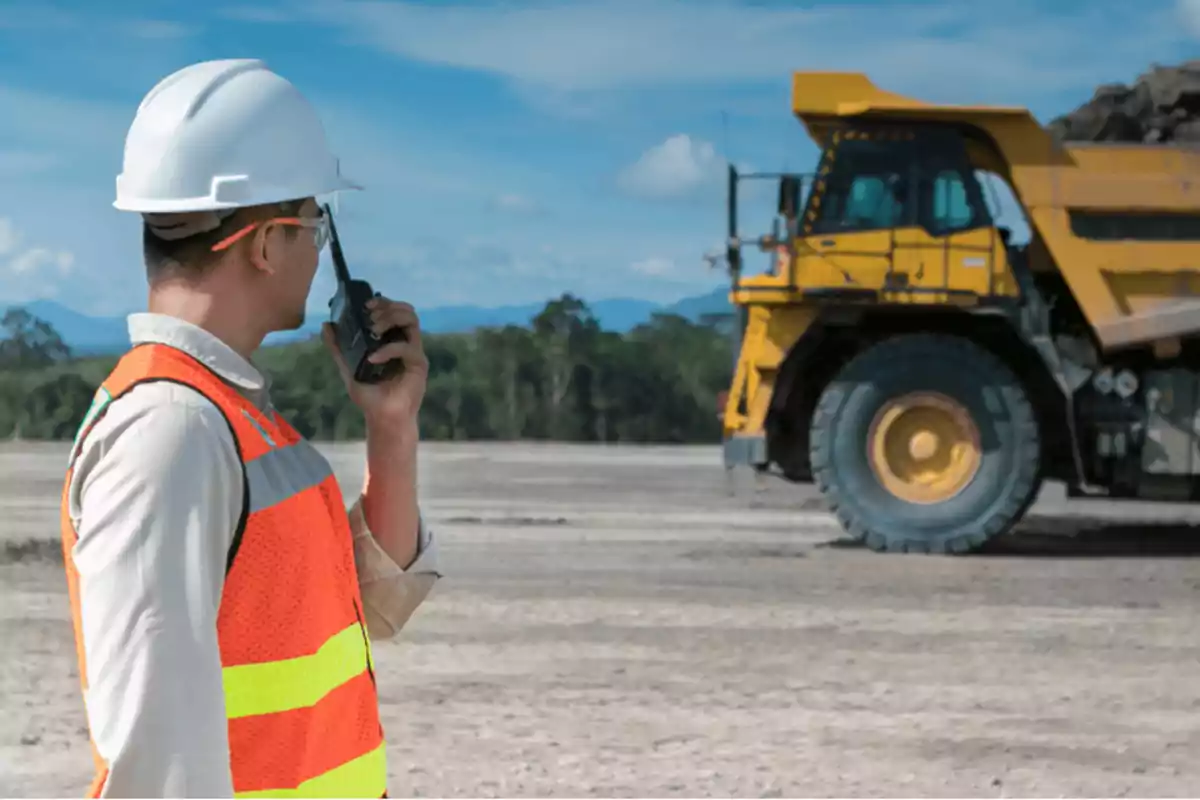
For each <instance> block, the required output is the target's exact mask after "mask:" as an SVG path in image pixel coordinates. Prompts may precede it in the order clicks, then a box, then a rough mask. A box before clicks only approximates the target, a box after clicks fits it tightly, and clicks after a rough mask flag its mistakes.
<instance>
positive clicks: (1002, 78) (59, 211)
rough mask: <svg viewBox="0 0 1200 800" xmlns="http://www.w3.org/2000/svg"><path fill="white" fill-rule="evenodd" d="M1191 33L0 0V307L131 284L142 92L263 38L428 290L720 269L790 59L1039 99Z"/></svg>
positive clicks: (357, 244)
mask: <svg viewBox="0 0 1200 800" xmlns="http://www.w3.org/2000/svg"><path fill="white" fill-rule="evenodd" d="M102 9H107V10H104V11H102ZM118 9H119V10H118ZM1198 53H1200V0H1178V1H1177V0H1153V1H1152V0H1147V2H1144V3H1141V4H1136V3H1132V2H1129V0H1087V2H1083V1H1082V0H1056V1H1055V2H1054V3H1050V2H1049V0H1041V2H1038V0H1008V1H1007V2H999V0H996V1H995V2H985V1H984V0H921V1H919V2H882V1H877V2H782V1H773V0H759V2H753V3H751V2H736V1H735V0H592V1H590V2H589V1H583V0H581V1H580V2H575V0H548V1H547V0H542V1H540V2H517V1H516V0H510V1H509V2H451V1H450V0H442V1H441V2H434V1H427V2H382V1H375V2H368V1H365V0H288V2H286V3H281V4H277V5H275V4H264V3H254V4H248V5H240V6H239V5H237V4H236V3H229V4H222V0H206V2H201V3H195V2H190V1H189V2H183V1H182V0H121V2H120V3H115V2H114V3H110V4H107V5H103V4H100V3H96V2H95V1H94V0H92V2H90V3H84V2H71V3H68V2H58V3H53V2H36V1H35V2H29V3H23V2H13V1H12V0H0V181H2V182H3V186H4V191H3V193H2V194H0V305H2V304H6V303H12V302H20V301H24V300H30V299H34V298H49V299H54V300H57V301H59V302H61V303H63V304H64V305H67V306H69V307H72V308H74V309H76V310H78V311H82V312H85V313H94V314H110V313H121V312H125V311H129V310H134V309H137V308H139V307H141V306H142V304H143V303H144V294H145V291H144V278H143V272H142V267H141V260H140V240H139V230H138V224H139V223H138V220H137V218H136V217H132V216H130V215H126V214H123V213H121V212H118V211H115V210H114V209H113V208H112V207H111V203H112V200H113V191H114V179H115V176H116V174H117V172H118V171H119V170H120V161H121V152H122V145H123V140H124V135H125V130H126V128H127V126H128V124H129V122H130V120H131V118H132V115H133V113H134V110H135V109H136V106H137V104H138V102H139V100H140V99H141V97H142V96H143V95H144V94H145V92H146V91H147V90H149V89H150V87H151V86H153V85H154V83H155V82H157V81H158V80H159V79H160V78H162V77H164V76H165V75H167V74H168V73H170V72H171V71H173V70H174V69H177V68H179V67H181V66H184V65H185V64H188V63H191V62H194V61H199V60H204V59H209V58H228V57H258V58H262V59H264V60H265V61H266V62H267V63H268V64H269V65H270V66H271V67H272V68H274V69H275V70H277V71H278V72H280V73H281V74H283V75H284V76H286V77H288V78H289V79H290V80H292V81H293V82H295V83H296V84H297V85H298V86H299V87H300V88H301V90H302V91H303V92H305V93H306V94H307V95H308V96H309V97H310V98H311V99H312V100H313V101H314V103H315V104H316V105H317V106H318V108H319V109H320V111H321V113H322V115H323V118H324V120H325V123H326V127H327V130H328V133H329V137H330V139H331V142H332V145H333V147H334V149H335V150H336V151H337V152H338V154H339V155H340V156H341V158H342V161H343V169H344V171H345V172H346V173H347V174H349V175H351V176H353V177H355V178H357V179H359V180H360V182H362V183H364V184H365V185H366V187H367V190H366V191H364V192H359V193H354V194H352V195H348V196H345V197H344V198H343V201H342V203H341V208H340V216H339V230H340V232H341V233H342V235H343V239H344V242H345V247H346V251H347V256H348V258H349V259H350V261H351V262H352V265H353V267H354V268H355V269H356V270H357V271H358V272H360V273H362V274H363V275H364V276H366V277H368V278H369V279H371V280H372V281H373V282H375V283H376V285H377V287H378V288H380V289H381V290H383V291H385V292H386V293H388V294H390V295H392V296H395V297H404V298H407V299H410V300H412V301H413V302H415V303H417V304H418V305H425V306H432V305H444V304H453V303H473V304H479V305H497V304H502V303H510V302H527V301H536V300H540V299H543V298H546V297H549V296H551V295H553V294H556V293H558V292H561V291H564V290H570V291H574V292H577V293H580V294H582V295H583V296H585V297H587V298H590V299H599V298H604V297H621V296H629V297H642V298H647V299H652V300H660V301H671V300H674V299H677V298H679V297H683V296H686V295H689V294H696V293H699V292H703V291H706V290H707V289H709V288H711V287H713V286H715V285H718V284H719V283H720V282H721V279H722V276H721V275H719V274H714V273H713V272H710V271H708V270H707V268H706V267H705V266H704V265H703V263H702V260H701V256H702V254H703V253H704V252H705V251H706V250H709V249H711V248H712V247H713V246H714V245H716V244H718V243H719V242H720V241H721V238H722V236H723V233H724V231H723V225H724V222H723V215H724V210H723V191H724V189H723V170H724V164H725V159H726V158H727V157H729V158H732V160H734V161H735V162H737V163H739V164H743V165H747V166H752V167H755V168H762V169H778V168H782V167H788V168H791V169H807V168H809V167H810V166H811V164H812V163H813V161H814V159H815V156H816V152H815V149H814V148H813V147H812V145H811V143H809V141H808V140H807V138H806V136H805V135H804V132H803V129H802V127H801V126H800V125H799V124H798V123H797V122H796V121H795V120H794V119H792V118H791V117H790V115H789V111H788V106H789V96H788V93H789V85H790V84H789V79H790V73H791V71H792V70H794V69H833V70H854V71H863V72H866V73H867V74H868V75H870V76H871V77H872V78H873V79H874V80H875V81H876V82H877V83H879V84H880V85H882V86H884V87H885V88H888V89H891V90H895V91H900V92H904V93H908V94H913V95H916V96H919V97H922V98H925V99H930V100H945V101H961V102H995V103H1004V104H1020V105H1026V106H1028V107H1029V108H1030V109H1031V110H1033V112H1034V113H1035V114H1036V115H1037V116H1038V117H1039V118H1040V119H1042V120H1043V121H1048V120H1049V119H1050V118H1051V117H1052V116H1054V115H1055V114H1056V113H1059V112H1062V111H1066V110H1068V109H1070V108H1072V107H1074V106H1075V105H1077V104H1079V103H1081V102H1083V101H1084V100H1086V99H1087V98H1088V97H1089V96H1090V94H1091V91H1092V89H1093V88H1094V87H1095V86H1096V85H1098V84H1101V83H1106V82H1112V81H1121V82H1129V81H1131V80H1133V79H1134V78H1135V77H1136V75H1137V74H1139V73H1140V72H1142V71H1143V70H1145V69H1146V68H1147V67H1148V66H1149V65H1150V64H1151V63H1152V62H1159V63H1176V62H1179V61H1181V60H1184V59H1185V58H1187V57H1189V56H1192V57H1195V56H1196V55H1197V54H1198ZM723 114H724V115H725V117H726V118H727V120H728V124H727V126H726V125H724V124H723V122H722V119H723ZM743 218H744V219H745V220H746V223H745V225H746V227H747V228H752V227H754V223H755V222H756V220H755V219H751V218H748V217H745V216H744V217H743ZM761 220H762V225H761V226H760V227H761V228H762V229H765V226H766V225H767V224H769V221H768V220H767V218H766V217H765V216H763V217H762V218H761ZM329 286H330V279H329V272H328V270H327V269H326V270H324V271H323V274H322V276H321V277H320V278H319V279H318V282H317V285H316V287H315V289H314V293H313V298H312V307H313V308H314V309H317V308H323V307H324V304H325V300H326V298H327V296H328V293H329Z"/></svg>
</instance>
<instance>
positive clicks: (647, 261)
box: [629, 256, 675, 278]
mask: <svg viewBox="0 0 1200 800" xmlns="http://www.w3.org/2000/svg"><path fill="white" fill-rule="evenodd" d="M629 268H630V269H632V270H633V271H634V272H636V273H637V274H639V275H645V276H647V277H650V278H664V277H667V276H670V275H672V274H674V273H675V262H674V261H672V260H671V259H669V258H661V257H659V256H652V257H651V258H644V259H642V260H641V261H635V262H634V263H633V264H631V265H630V267H629Z"/></svg>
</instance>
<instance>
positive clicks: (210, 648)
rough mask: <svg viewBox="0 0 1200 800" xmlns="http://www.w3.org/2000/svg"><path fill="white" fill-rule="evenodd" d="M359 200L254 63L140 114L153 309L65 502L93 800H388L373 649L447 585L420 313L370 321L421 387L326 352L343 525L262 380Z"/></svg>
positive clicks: (131, 159)
mask: <svg viewBox="0 0 1200 800" xmlns="http://www.w3.org/2000/svg"><path fill="white" fill-rule="evenodd" d="M353 188H358V187H356V186H354V185H353V184H351V183H349V182H348V181H346V180H345V179H344V178H343V177H342V176H341V175H340V173H339V169H338V162H337V159H335V158H334V157H333V156H332V154H331V153H330V152H329V150H328V147H327V144H326V140H325V135H324V132H323V130H322V127H321V123H320V121H319V119H318V117H317V115H316V113H315V112H314V110H313V109H312V107H311V106H310V105H309V103H308V102H307V101H306V100H305V99H304V97H303V96H302V95H301V94H300V93H299V92H298V91H297V90H296V89H295V87H293V86H292V85H291V84H290V83H289V82H288V81H286V80H284V79H283V78H281V77H279V76H278V75H276V74H274V73H273V72H271V71H270V70H268V69H267V68H266V66H265V65H264V64H262V63H261V62H259V61H253V60H229V61H212V62H205V63H200V64H195V65H193V66H190V67H187V68H184V69H182V70H180V71H178V72H176V73H174V74H173V75H171V76H169V77H167V78H166V79H164V80H163V81H162V82H160V83H159V84H158V85H157V86H155V87H154V88H153V89H152V90H151V91H150V93H149V94H148V95H147V96H146V98H145V99H144V100H143V101H142V104H141V105H140V107H139V108H138V111H137V115H136V117H135V119H134V121H133V123H132V125H131V127H130V130H129V133H128V137H127V139H126V145H125V158H124V166H123V171H122V174H121V175H120V176H119V177H118V178H117V198H116V202H115V203H114V205H115V206H116V207H117V208H119V209H122V210H126V211H132V212H138V213H140V214H141V215H142V218H143V225H144V231H143V244H144V252H145V260H146V268H147V274H148V277H149V284H150V295H149V297H150V300H149V312H150V313H145V314H134V315H132V316H131V317H130V321H129V328H130V335H131V339H132V342H133V347H132V349H131V350H130V351H129V352H128V353H127V354H126V355H125V356H124V357H123V358H122V360H121V361H120V363H119V364H118V365H117V367H116V368H115V369H114V370H113V372H112V374H111V375H110V376H109V377H108V379H107V380H106V381H105V383H104V385H103V386H102V387H101V389H100V391H99V392H97V396H96V401H95V403H94V404H93V406H92V409H91V410H90V411H89V413H88V415H87V418H86V419H85V420H84V423H83V425H82V427H81V429H80V432H79V435H78V437H77V438H76V442H75V446H74V448H73V450H72V453H71V459H70V464H69V466H68V471H67V478H66V482H65V486H64V490H63V504H62V506H63V510H62V535H63V550H64V557H65V559H66V570H67V576H68V586H69V588H70V595H71V607H72V615H73V619H74V623H75V630H76V643H77V649H78V654H79V660H80V678H81V682H82V683H83V687H84V697H85V705H86V708H87V715H88V722H89V727H90V730H91V735H92V748H93V753H94V756H95V760H96V766H97V773H96V778H95V780H94V781H93V784H92V788H91V792H90V794H89V796H91V797H98V796H99V797H180V796H193V797H231V796H243V797H253V796H342V797H380V796H385V795H386V791H387V786H386V779H387V767H386V763H385V759H384V741H383V732H382V728H381V726H380V722H379V709H378V698H377V695H376V688H375V673H374V668H373V663H372V661H371V650H370V641H369V638H371V637H373V638H376V639H378V638H386V637H389V636H392V635H393V634H394V633H395V632H396V631H397V630H398V629H399V628H400V627H401V626H403V625H404V623H405V622H406V621H407V619H408V618H409V615H410V614H411V613H412V612H413V610H414V609H415V608H416V607H417V606H418V605H419V604H420V603H421V602H422V600H423V599H424V598H425V596H426V595H427V594H428V592H429V590H430V588H431V587H432V585H433V583H434V582H435V581H436V580H437V578H438V573H437V571H436V565H435V563H434V558H435V552H434V549H433V546H432V541H431V539H430V537H429V536H428V534H427V533H426V532H425V530H424V528H423V526H422V524H421V521H420V516H419V511H418V507H417V496H416V447H417V438H418V435H417V412H418V409H419V407H420V404H421V399H422V397H423V395H424V391H425V380H426V374H427V363H426V360H425V356H424V353H423V350H422V347H421V340H420V331H419V326H418V321H417V317H416V315H415V314H414V312H413V310H412V308H411V307H410V306H408V305H406V304H404V303H396V302H391V301H389V300H385V299H377V300H376V301H374V302H373V304H372V308H371V318H372V321H373V326H374V331H375V332H376V333H382V332H383V331H386V330H388V329H390V328H394V327H400V328H404V329H405V330H406V332H407V334H408V336H407V341H405V342H397V343H393V344H388V345H387V346H385V347H384V348H382V349H381V350H380V351H379V352H378V353H377V354H376V356H375V359H376V360H377V361H380V362H382V361H390V360H394V359H400V360H401V361H402V362H403V366H404V369H403V371H402V372H401V373H400V375H399V376H398V377H395V378H391V379H389V380H388V381H387V382H384V383H381V384H374V385H364V384H359V383H356V382H355V381H354V380H353V378H352V377H351V375H350V372H349V371H348V369H347V367H346V364H345V363H344V362H343V361H342V360H341V358H340V355H339V354H338V352H337V348H336V345H334V344H333V340H332V338H331V336H330V331H329V330H328V328H326V330H325V331H324V335H325V342H326V344H327V345H328V346H329V348H330V350H331V355H332V357H334V358H335V360H336V361H337V364H338V368H339V370H340V372H341V375H342V379H343V381H344V382H345V384H346V386H347V389H348V392H349V395H350V397H351V399H352V400H353V402H354V403H356V404H357V405H358V407H359V408H360V409H361V410H362V412H363V414H364V418H365V423H366V429H367V465H366V466H367V469H366V479H365V482H364V488H363V491H362V495H361V497H359V498H358V499H357V500H356V501H355V502H354V504H353V505H352V507H351V508H350V510H349V511H347V510H346V505H345V502H344V500H343V499H342V495H341V493H340V491H339V489H338V484H337V482H336V481H335V480H334V478H333V474H332V471H331V469H330V466H329V464H328V462H327V461H326V460H325V459H324V458H323V457H322V456H321V455H320V454H319V453H318V452H317V451H316V449H314V448H313V447H312V446H311V445H310V444H309V443H307V442H306V441H304V439H303V438H302V437H301V436H300V435H299V434H298V433H297V432H296V431H295V429H293V428H292V427H291V426H290V425H289V424H288V423H287V422H286V421H285V420H283V419H282V418H281V417H280V416H279V415H278V414H277V413H276V412H275V411H274V409H273V408H272V406H271V401H270V399H269V397H268V392H267V388H268V387H267V385H266V381H265V379H264V377H263V376H262V375H261V374H260V373H259V372H258V371H257V370H256V369H255V368H254V366H253V365H252V364H251V362H250V357H251V354H252V353H253V352H254V351H255V350H256V349H257V348H258V347H259V345H260V344H261V342H262V340H263V338H264V337H265V336H266V335H267V334H268V333H270V332H271V331H278V330H289V329H295V328H298V327H299V326H300V325H301V324H302V322H303V320H304V307H305V303H306V298H307V295H308V292H309V288H310V285H311V283H312V279H313V276H314V274H315V272H316V269H317V262H318V256H319V252H320V250H321V249H322V247H323V246H324V244H325V240H326V238H327V236H326V234H327V226H326V221H325V220H324V219H323V217H322V215H321V213H320V207H319V206H318V205H317V202H316V198H317V197H318V196H323V195H327V194H331V193H334V192H337V191H341V190H344V189H353ZM368 632H369V636H368Z"/></svg>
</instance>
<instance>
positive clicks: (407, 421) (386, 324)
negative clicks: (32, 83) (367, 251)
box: [321, 297, 429, 431]
mask: <svg viewBox="0 0 1200 800" xmlns="http://www.w3.org/2000/svg"><path fill="white" fill-rule="evenodd" d="M367 310H368V311H369V312H370V315H371V323H372V329H373V330H374V331H375V333H376V334H378V335H380V336H382V335H383V334H384V333H385V332H386V331H388V330H390V329H391V328H401V329H403V330H404V333H405V335H406V336H407V341H397V342H391V343H389V344H386V345H384V346H383V347H381V348H379V349H378V350H376V351H375V352H374V353H373V354H372V355H371V356H370V361H371V362H372V363H374V364H382V363H384V362H387V361H394V360H396V359H399V360H400V361H401V362H402V363H403V367H404V369H403V371H402V372H400V373H399V374H398V375H396V376H395V377H392V378H388V379H386V380H384V381H382V382H380V383H375V384H367V383H359V382H358V381H356V380H354V375H353V373H352V371H351V368H350V367H349V366H348V365H347V364H346V362H345V360H344V359H343V358H342V354H341V351H339V350H338V347H337V338H336V337H335V335H334V330H333V325H332V324H330V323H328V322H326V323H325V324H324V325H323V326H322V331H321V334H322V338H323V339H324V340H325V346H326V347H327V348H329V351H330V353H332V355H333V360H334V363H336V364H337V368H338V372H339V373H340V374H341V376H342V382H343V383H345V385H346V391H347V392H348V393H349V394H350V399H351V400H352V401H353V402H354V404H355V405H357V406H358V407H359V408H361V409H362V412H363V416H364V417H366V423H367V427H368V429H371V428H375V429H381V430H394V431H407V430H410V429H412V428H413V427H415V425H416V420H417V412H418V411H420V409H421V401H422V400H423V399H424V397H425V385H426V381H427V379H428V377H429V360H428V359H427V358H426V357H425V348H424V346H423V345H422V344H421V327H420V321H419V320H418V319H417V312H416V310H415V309H413V307H412V306H411V305H409V304H408V303H401V302H398V301H394V300H388V299H387V298H385V297H376V298H372V299H371V300H368V301H367Z"/></svg>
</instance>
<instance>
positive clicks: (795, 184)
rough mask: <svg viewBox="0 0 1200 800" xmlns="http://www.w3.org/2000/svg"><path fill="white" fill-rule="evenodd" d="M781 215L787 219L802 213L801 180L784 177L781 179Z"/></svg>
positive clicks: (793, 177) (794, 177)
mask: <svg viewBox="0 0 1200 800" xmlns="http://www.w3.org/2000/svg"><path fill="white" fill-rule="evenodd" d="M778 210H779V214H780V216H782V217H785V218H787V219H792V218H794V217H795V216H796V215H797V214H798V213H799V212H800V179H799V178H797V177H796V176H794V175H784V176H783V177H782V178H780V179H779V209H778Z"/></svg>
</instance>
